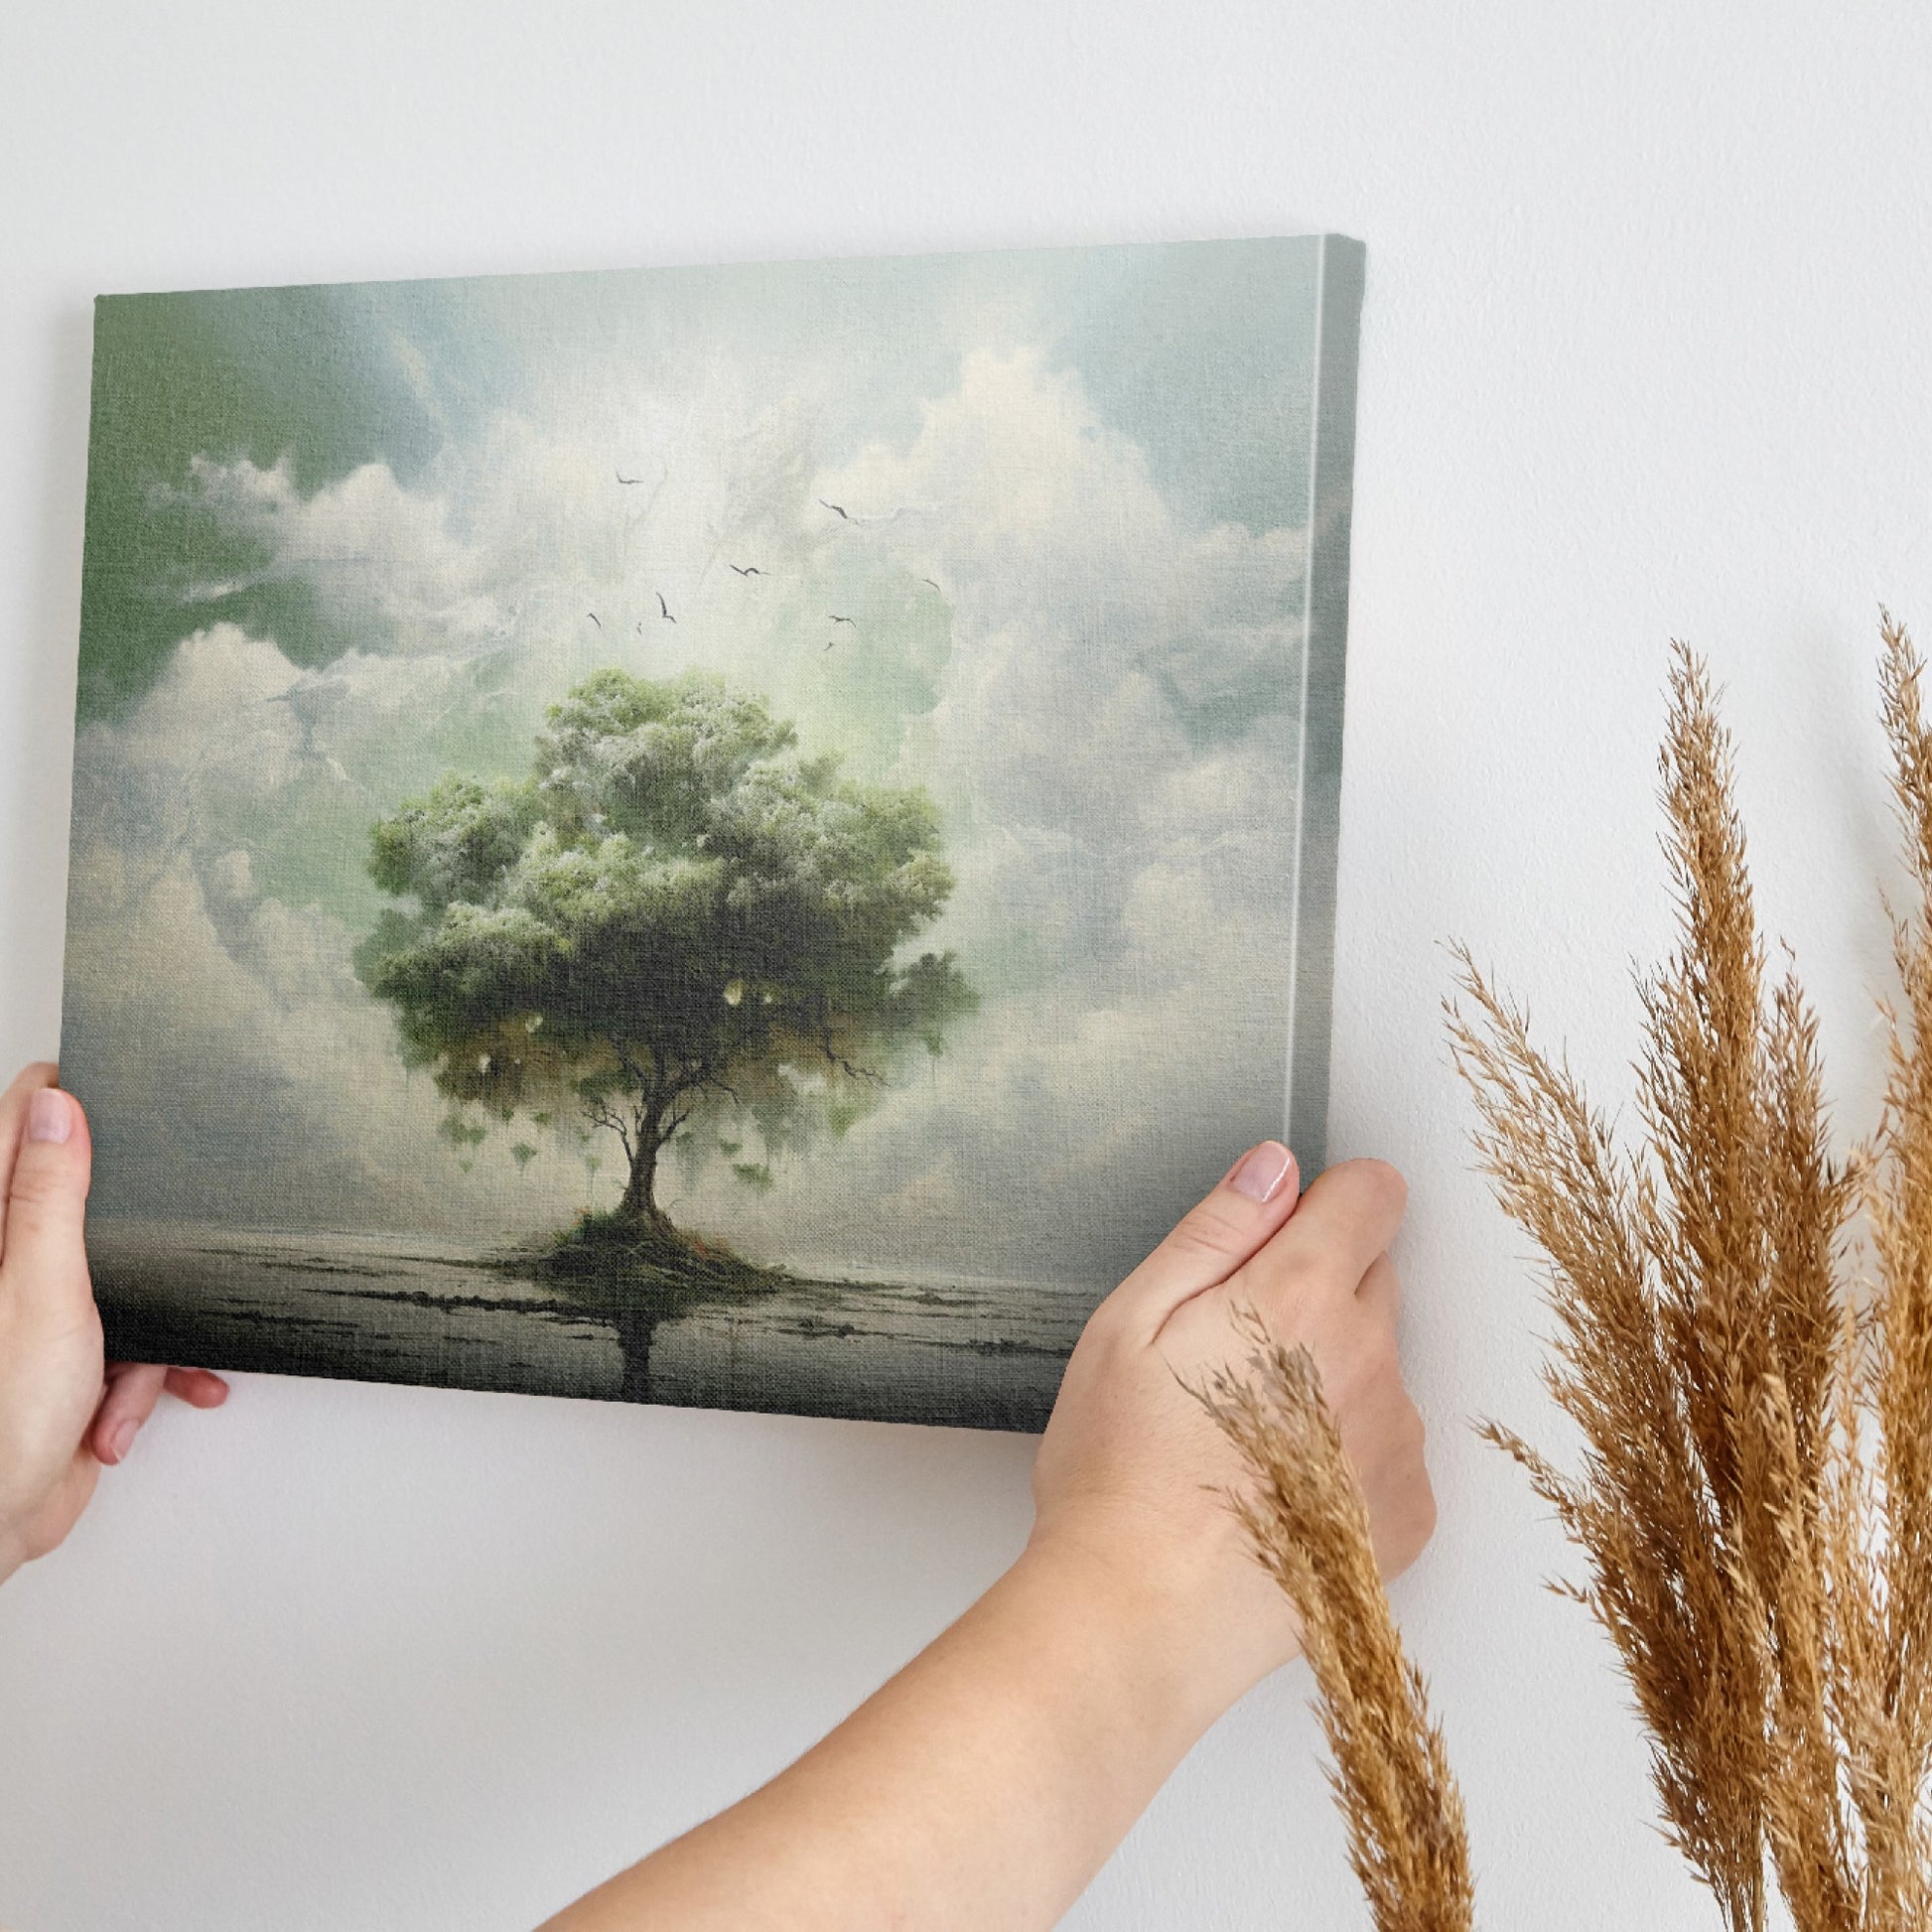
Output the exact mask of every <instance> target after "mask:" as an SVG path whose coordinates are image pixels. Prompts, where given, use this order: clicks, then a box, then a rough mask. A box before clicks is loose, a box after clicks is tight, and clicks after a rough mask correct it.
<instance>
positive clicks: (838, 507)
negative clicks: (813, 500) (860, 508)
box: [818, 496, 852, 523]
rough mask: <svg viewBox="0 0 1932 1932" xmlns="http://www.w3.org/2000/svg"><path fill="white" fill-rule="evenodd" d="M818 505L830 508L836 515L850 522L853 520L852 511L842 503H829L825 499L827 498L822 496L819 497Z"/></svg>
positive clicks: (822, 507)
mask: <svg viewBox="0 0 1932 1932" xmlns="http://www.w3.org/2000/svg"><path fill="white" fill-rule="evenodd" d="M818 506H819V508H820V509H826V510H830V511H831V512H832V513H833V514H834V515H835V516H839V517H843V518H844V520H845V521H846V522H848V523H850V522H851V521H852V513H851V512H850V511H849V510H848V509H846V508H845V506H844V505H843V504H841V503H828V502H827V501H826V500H825V498H824V497H823V496H821V497H820V498H819V499H818Z"/></svg>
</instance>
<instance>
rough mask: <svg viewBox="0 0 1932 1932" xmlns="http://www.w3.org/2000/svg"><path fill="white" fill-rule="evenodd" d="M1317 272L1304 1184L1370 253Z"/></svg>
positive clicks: (1298, 1080) (1313, 1165) (1300, 876)
mask: <svg viewBox="0 0 1932 1932" xmlns="http://www.w3.org/2000/svg"><path fill="white" fill-rule="evenodd" d="M1320 250H1321V252H1320V255H1319V257H1318V258H1317V261H1316V266H1315V350H1314V411H1313V433H1312V436H1311V447H1310V451H1309V561H1308V569H1307V572H1306V578H1305V583H1306V590H1305V597H1306V603H1305V605H1304V610H1303V617H1304V625H1303V647H1302V691H1301V724H1300V742H1301V757H1300V759H1299V760H1298V763H1299V776H1300V791H1301V798H1300V810H1299V812H1298V813H1297V836H1296V846H1295V866H1294V884H1293V887H1292V904H1293V913H1292V916H1293V925H1292V928H1291V930H1292V932H1293V938H1292V940H1291V942H1290V946H1289V975H1290V978H1289V1044H1288V1068H1287V1074H1288V1092H1287V1108H1286V1116H1287V1127H1288V1144H1289V1146H1290V1147H1291V1148H1293V1149H1294V1151H1295V1156H1296V1159H1297V1161H1298V1162H1299V1163H1300V1165H1301V1170H1302V1173H1303V1175H1304V1176H1305V1177H1306V1176H1309V1175H1312V1174H1315V1173H1319V1172H1320V1171H1321V1169H1322V1167H1323V1166H1324V1165H1325V1164H1326V1161H1327V1144H1328V1080H1329V1036H1330V1033H1331V1030H1332V1023H1333V1014H1334V965H1335V890H1336V881H1335V875H1336V859H1337V856H1338V853H1339V849H1340V844H1341V740H1342V696H1343V687H1344V684H1345V674H1346V668H1347V647H1348V567H1349V526H1350V523H1351V520H1352V512H1353V508H1354V495H1355V389H1356V373H1357V363H1358V359H1359V350H1360V345H1361V318H1362V287H1363V276H1364V269H1365V266H1366V262H1367V258H1368V250H1367V247H1366V246H1365V245H1364V244H1363V243H1362V242H1359V241H1355V240H1353V239H1351V238H1350V237H1349V236H1347V235H1338V234H1324V235H1323V236H1322V237H1321V240H1320Z"/></svg>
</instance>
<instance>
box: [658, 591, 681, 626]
mask: <svg viewBox="0 0 1932 1932" xmlns="http://www.w3.org/2000/svg"><path fill="white" fill-rule="evenodd" d="M657 610H658V615H659V616H660V617H663V618H665V619H667V620H668V621H670V622H672V623H675V622H677V620H676V619H675V618H673V617H672V616H671V607H670V606H669V605H668V604H666V603H665V602H664V593H663V592H662V591H659V592H658V593H657Z"/></svg>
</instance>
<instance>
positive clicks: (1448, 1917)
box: [1201, 1315, 1473, 1932]
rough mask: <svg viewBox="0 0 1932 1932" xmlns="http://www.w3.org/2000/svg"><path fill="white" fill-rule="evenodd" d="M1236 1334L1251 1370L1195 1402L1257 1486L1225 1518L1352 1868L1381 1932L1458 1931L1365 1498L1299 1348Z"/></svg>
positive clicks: (1418, 1703)
mask: <svg viewBox="0 0 1932 1932" xmlns="http://www.w3.org/2000/svg"><path fill="white" fill-rule="evenodd" d="M1243 1326H1244V1328H1245V1331H1246V1333H1247V1335H1248V1338H1249V1339H1250V1340H1251V1341H1252V1342H1253V1343H1254V1352H1253V1354H1252V1355H1251V1356H1250V1357H1249V1362H1248V1367H1249V1370H1250V1373H1249V1374H1248V1375H1247V1376H1245V1377H1244V1376H1242V1375H1239V1374H1237V1373H1235V1372H1233V1371H1229V1372H1226V1373H1222V1374H1219V1375H1216V1376H1215V1377H1213V1378H1212V1380H1211V1381H1210V1382H1209V1383H1208V1385H1207V1387H1206V1388H1205V1389H1204V1390H1202V1391H1201V1400H1202V1402H1203V1403H1204V1404H1205V1405H1206V1407H1207V1411H1208V1413H1209V1414H1210V1415H1211V1416H1212V1417H1213V1418H1214V1420H1215V1421H1216V1422H1217V1423H1218V1424H1219V1425H1220V1427H1221V1430H1222V1432H1223V1434H1225V1435H1226V1436H1227V1438H1228V1440H1229V1441H1230V1442H1231V1443H1232V1444H1233V1445H1234V1447H1235V1448H1236V1449H1238V1450H1240V1452H1241V1455H1242V1458H1243V1460H1244V1461H1245V1463H1246V1464H1247V1467H1248V1470H1249V1472H1250V1474H1251V1476H1252V1478H1253V1486H1252V1488H1250V1489H1246V1490H1240V1491H1236V1492H1235V1493H1233V1494H1232V1495H1231V1496H1230V1498H1229V1502H1230V1505H1231V1506H1232V1508H1233V1509H1234V1511H1235V1513H1236V1515H1237V1516H1238V1517H1239V1518H1240V1520H1241V1523H1242V1526H1243V1527H1244V1528H1245V1529H1246V1530H1247V1532H1248V1536H1249V1538H1250V1540H1251V1542H1252V1544H1253V1547H1254V1552H1255V1555H1256V1557H1257V1559H1258V1560H1259V1561H1260V1563H1261V1565H1262V1567H1263V1568H1264V1569H1265V1570H1267V1571H1268V1573H1269V1575H1270V1576H1272V1577H1273V1578H1274V1579H1275V1581H1276V1583H1278V1584H1279V1585H1280V1586H1281V1587H1282V1588H1283V1590H1284V1591H1286V1592H1287V1595H1288V1597H1289V1600H1290V1601H1291V1602H1292V1603H1293V1604H1294V1605H1295V1607H1296V1610H1297V1611H1298V1612H1299V1614H1300V1616H1301V1619H1302V1647H1303V1650H1304V1651H1305V1653H1306V1654H1307V1656H1308V1659H1309V1663H1310V1665H1311V1667H1312V1669H1313V1672H1314V1681H1315V1686H1316V1690H1317V1692H1318V1698H1317V1710H1318V1714H1319V1717H1320V1720H1321V1727H1322V1730H1323V1732H1324V1733H1325V1735H1326V1737H1327V1740H1328V1749H1329V1753H1330V1755H1331V1757H1332V1759H1333V1765H1332V1768H1331V1770H1330V1772H1329V1782H1330V1784H1331V1785H1332V1786H1333V1789H1334V1792H1335V1798H1336V1802H1337V1803H1338V1804H1339V1805H1340V1807H1341V1810H1342V1814H1343V1816H1344V1818H1345V1820H1346V1822H1347V1826H1348V1853H1349V1860H1350V1863H1352V1864H1353V1865H1354V1868H1355V1875H1356V1876H1357V1877H1358V1878H1359V1879H1360V1880H1361V1884H1362V1889H1363V1891H1364V1892H1365V1893H1366V1894H1367V1897H1368V1902H1369V1909H1370V1913H1371V1915H1372V1917H1373V1919H1374V1921H1375V1925H1376V1927H1377V1932H1468V1928H1469V1926H1470V1924H1471V1918H1470V1912H1471V1907H1472V1899H1473V1891H1472V1887H1471V1883H1470V1877H1469V1847H1468V1837H1467V1833H1466V1831H1465V1830H1464V1827H1463V1820H1462V1797H1461V1793H1460V1792H1459V1791H1458V1790H1457V1789H1456V1784H1455V1779H1454V1777H1453V1776H1452V1775H1451V1774H1450V1771H1449V1759H1448V1756H1447V1754H1446V1753H1445V1751H1444V1749H1443V1738H1442V1733H1441V1732H1440V1730H1438V1728H1437V1726H1436V1724H1435V1722H1434V1720H1433V1719H1432V1718H1431V1717H1430V1714H1429V1700H1428V1693H1427V1690H1426V1687H1425V1686H1424V1684H1423V1680H1422V1677H1421V1674H1420V1673H1419V1672H1418V1671H1417V1670H1416V1668H1415V1666H1414V1665H1413V1664H1411V1663H1410V1662H1409V1661H1408V1659H1407V1658H1406V1657H1405V1656H1404V1655H1403V1651H1402V1641H1401V1639H1400V1638H1399V1637H1398V1636H1397V1635H1396V1628H1395V1621H1394V1618H1393V1617H1392V1616H1391V1615H1390V1612H1389V1599H1388V1597H1387V1595H1386V1594H1385V1593H1384V1591H1383V1588H1382V1579H1381V1576H1380V1574H1379V1572H1378V1571H1377V1569H1376V1566H1375V1551H1374V1547H1373V1545H1372V1544H1371V1542H1370V1540H1369V1522H1368V1505H1367V1503H1366V1502H1365V1501H1364V1500H1363V1497H1362V1491H1361V1485H1360V1484H1359V1483H1358V1482H1357V1480H1356V1478H1355V1471H1354V1469H1353V1467H1352V1466H1351V1465H1350V1463H1349V1461H1348V1458H1347V1455H1346V1454H1345V1453H1344V1452H1343V1449H1342V1447H1341V1438H1340V1437H1339V1436H1338V1435H1336V1433H1335V1426H1334V1423H1333V1421H1332V1419H1331V1418H1330V1417H1329V1414H1328V1411H1327V1409H1326V1408H1325V1407H1324V1406H1323V1404H1322V1400H1321V1381H1320V1377H1319V1376H1318V1375H1317V1374H1316V1372H1315V1367H1314V1363H1313V1361H1312V1360H1311V1357H1310V1355H1309V1353H1308V1351H1307V1350H1306V1349H1303V1348H1296V1349H1289V1348H1285V1347H1284V1346H1282V1344H1281V1343H1280V1342H1278V1341H1275V1340H1274V1339H1272V1338H1271V1337H1270V1336H1269V1334H1268V1333H1267V1331H1266V1329H1265V1328H1264V1327H1263V1326H1262V1325H1261V1322H1260V1320H1259V1319H1258V1318H1257V1317H1255V1316H1253V1315H1248V1316H1247V1317H1245V1318H1244V1322H1243Z"/></svg>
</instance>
